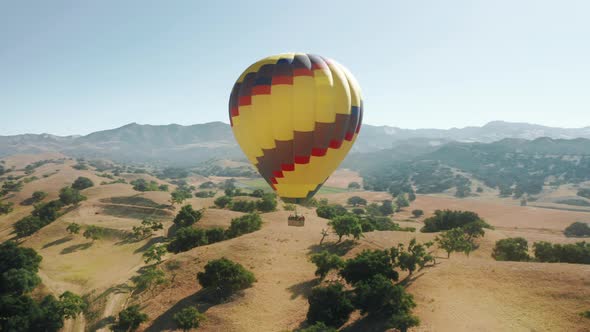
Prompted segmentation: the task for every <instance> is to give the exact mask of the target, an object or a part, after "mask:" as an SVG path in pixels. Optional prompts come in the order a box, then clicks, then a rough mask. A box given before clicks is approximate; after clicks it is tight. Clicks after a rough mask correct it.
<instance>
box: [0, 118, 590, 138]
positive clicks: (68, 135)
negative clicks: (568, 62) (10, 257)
mask: <svg viewBox="0 0 590 332" xmlns="http://www.w3.org/2000/svg"><path fill="white" fill-rule="evenodd" d="M211 123H223V124H225V125H228V126H229V123H228V122H225V121H209V122H201V123H193V124H179V123H168V124H151V123H139V122H136V121H134V122H129V123H126V124H123V125H120V126H116V127H113V128H104V129H99V130H96V131H93V132H89V133H86V134H75V133H74V134H73V133H70V134H65V135H58V134H53V133H50V132H40V133H33V132H23V133H17V134H12V135H3V134H2V133H0V137H11V136H20V135H51V136H57V137H71V136H80V137H81V136H87V135H90V134H93V133H97V132H102V131H108V130H116V129H120V128H123V127H126V126H129V125H134V124H135V125H139V126H152V127H165V126H182V127H190V126H198V125H206V124H211ZM492 123H505V124H510V125H529V126H541V127H545V128H551V129H566V130H576V129H587V128H590V126H583V127H553V126H546V125H542V124H538V123H532V122H513V121H505V120H492V121H488V122H486V123H484V124H482V125H473V126H463V127H450V128H427V127H424V128H403V127H396V126H390V125H376V124H371V123H363V126H367V125H368V126H372V127H388V128H396V129H401V130H461V129H466V128H483V127H485V126H488V125H490V124H492ZM362 132H363V131H362V128H361V133H362Z"/></svg>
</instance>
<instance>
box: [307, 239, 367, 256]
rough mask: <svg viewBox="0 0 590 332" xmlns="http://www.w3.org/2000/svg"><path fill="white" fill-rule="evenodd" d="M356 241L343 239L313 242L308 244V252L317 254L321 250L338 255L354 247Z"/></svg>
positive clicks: (344, 253) (342, 254)
mask: <svg viewBox="0 0 590 332" xmlns="http://www.w3.org/2000/svg"><path fill="white" fill-rule="evenodd" d="M357 244H358V243H357V242H356V241H354V240H345V241H342V242H327V243H324V244H321V245H320V244H314V245H312V246H310V247H309V248H308V249H309V251H310V253H312V254H317V253H318V252H321V251H324V250H326V251H328V252H329V253H331V254H335V255H338V256H344V255H346V254H347V253H348V252H349V251H350V250H352V248H354V247H355V246H356V245H357Z"/></svg>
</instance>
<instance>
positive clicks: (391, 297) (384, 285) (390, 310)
mask: <svg viewBox="0 0 590 332" xmlns="http://www.w3.org/2000/svg"><path fill="white" fill-rule="evenodd" d="M355 286H356V287H355V289H354V295H355V296H354V303H355V306H356V307H357V308H359V309H360V310H361V314H369V315H371V316H375V317H391V316H392V315H400V314H407V313H410V312H411V310H412V308H414V307H416V303H414V299H413V297H412V295H410V294H408V293H406V291H405V289H404V288H403V287H402V286H400V285H393V284H392V282H391V280H389V279H387V278H386V277H384V276H383V275H380V274H377V275H375V276H373V277H371V278H370V279H368V280H362V281H359V282H358V283H357V284H356V285H355Z"/></svg>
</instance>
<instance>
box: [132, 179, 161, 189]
mask: <svg viewBox="0 0 590 332" xmlns="http://www.w3.org/2000/svg"><path fill="white" fill-rule="evenodd" d="M129 184H131V185H132V186H133V189H134V190H137V191H159V186H158V183H157V182H156V181H150V182H147V181H146V180H144V179H137V180H133V181H131V182H129Z"/></svg>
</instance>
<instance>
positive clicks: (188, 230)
mask: <svg viewBox="0 0 590 332" xmlns="http://www.w3.org/2000/svg"><path fill="white" fill-rule="evenodd" d="M207 243H208V242H207V234H206V232H205V231H204V230H202V229H197V228H192V227H181V228H179V229H178V230H177V231H176V234H175V235H174V239H173V240H172V241H171V242H170V243H169V244H168V251H170V252H174V253H179V252H182V251H187V250H190V249H192V248H195V247H198V246H203V245H206V244H207Z"/></svg>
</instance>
